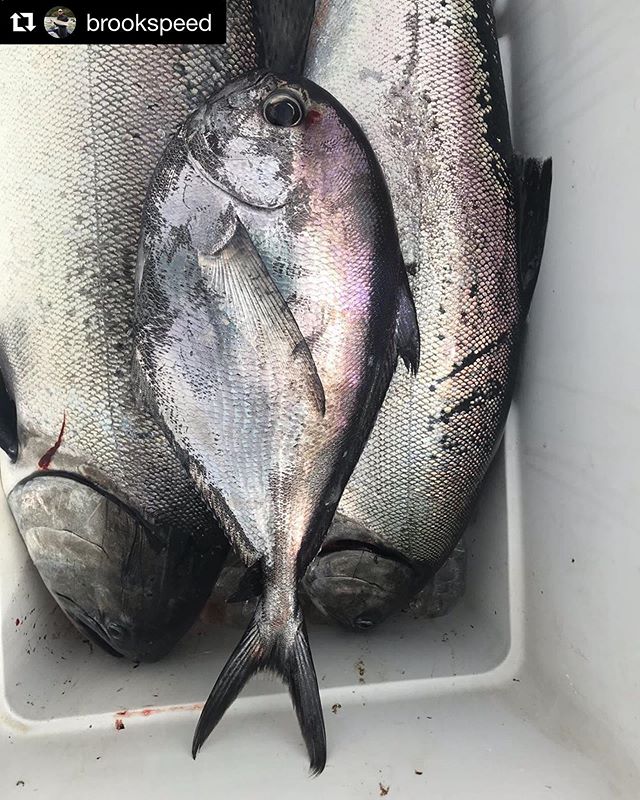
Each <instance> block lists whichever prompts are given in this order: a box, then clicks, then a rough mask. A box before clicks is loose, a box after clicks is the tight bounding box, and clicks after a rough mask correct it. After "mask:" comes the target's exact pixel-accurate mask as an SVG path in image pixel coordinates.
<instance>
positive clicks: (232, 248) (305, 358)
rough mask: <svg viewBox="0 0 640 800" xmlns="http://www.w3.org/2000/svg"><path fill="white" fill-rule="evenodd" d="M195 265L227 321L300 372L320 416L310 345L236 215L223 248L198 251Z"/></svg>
mask: <svg viewBox="0 0 640 800" xmlns="http://www.w3.org/2000/svg"><path fill="white" fill-rule="evenodd" d="M198 263H199V265H200V269H201V271H202V275H203V278H204V281H205V284H206V285H207V288H208V289H209V291H210V292H212V293H213V294H215V296H216V297H217V298H218V301H219V302H220V303H221V305H222V307H223V308H224V310H225V311H226V312H227V314H228V316H229V318H230V319H232V320H234V321H235V322H236V323H237V324H238V325H240V326H242V328H243V330H246V332H247V336H252V337H255V341H256V342H260V341H261V342H263V343H265V344H267V345H268V347H267V350H268V351H269V352H270V354H273V356H274V357H278V354H280V357H281V358H282V364H281V369H283V370H299V371H301V372H302V374H303V384H304V385H305V386H307V387H308V389H309V392H310V393H311V396H312V398H313V401H314V403H315V405H316V407H317V408H318V410H319V411H320V413H321V414H322V415H324V412H325V394H324V388H323V386H322V381H321V380H320V376H319V375H318V370H317V367H316V364H315V361H314V360H313V355H312V354H311V350H310V349H309V345H308V344H307V341H306V339H305V338H304V336H303V335H302V332H301V331H300V328H299V327H298V323H297V322H296V320H295V318H294V316H293V314H292V313H291V309H290V308H289V306H288V305H287V302H286V300H285V299H284V297H283V296H282V295H281V294H280V290H279V289H278V287H277V285H276V284H275V282H274V280H273V278H272V277H271V275H270V274H269V271H268V270H267V268H266V267H265V265H264V263H263V261H262V258H261V257H260V254H259V253H258V251H257V250H256V248H255V245H254V244H253V242H252V241H251V237H250V236H249V234H248V233H247V230H246V229H245V227H244V225H243V224H242V222H241V221H240V220H239V219H238V218H237V217H234V218H233V219H232V220H231V228H230V231H229V234H228V236H227V237H225V243H224V244H223V246H222V247H221V248H220V249H219V250H217V251H215V252H214V253H212V254H206V253H201V252H199V253H198Z"/></svg>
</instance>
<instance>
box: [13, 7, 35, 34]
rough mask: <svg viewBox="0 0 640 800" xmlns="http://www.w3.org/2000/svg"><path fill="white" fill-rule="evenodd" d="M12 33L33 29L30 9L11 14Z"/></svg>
mask: <svg viewBox="0 0 640 800" xmlns="http://www.w3.org/2000/svg"><path fill="white" fill-rule="evenodd" d="M11 21H12V23H13V32H14V33H27V32H28V31H32V30H34V29H35V27H36V26H35V25H34V24H33V13H32V12H31V11H21V12H20V13H18V12H16V13H15V14H12V15H11Z"/></svg>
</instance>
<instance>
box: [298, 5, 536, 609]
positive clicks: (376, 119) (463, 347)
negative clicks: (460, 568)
mask: <svg viewBox="0 0 640 800" xmlns="http://www.w3.org/2000/svg"><path fill="white" fill-rule="evenodd" d="M306 74H307V76H308V77H309V78H311V79H312V80H314V81H317V82H318V83H320V84H321V85H323V86H324V87H325V88H326V89H327V90H328V91H330V92H332V93H333V94H334V95H335V96H336V97H337V99H338V100H339V101H340V102H341V103H343V104H344V105H345V106H346V107H347V108H348V109H349V111H350V112H351V113H352V114H353V115H354V116H355V117H356V119H357V120H358V122H359V123H360V124H361V125H362V128H363V130H364V132H365V134H366V135H367V137H368V138H369V140H370V142H371V144H372V147H373V149H374V151H375V152H376V154H377V156H378V158H379V160H380V164H381V166H382V169H383V172H384V174H385V176H386V179H387V182H388V185H389V190H390V193H391V197H392V200H393V204H394V209H395V213H396V218H397V222H398V228H399V232H400V242H401V246H402V251H403V254H404V257H405V261H406V263H407V264H408V265H412V266H411V268H410V269H409V271H410V273H413V274H412V276H411V277H410V283H411V288H412V291H413V294H414V297H415V301H416V307H417V312H418V323H419V326H420V330H421V337H422V342H423V353H422V361H421V368H420V373H419V375H418V378H417V380H415V381H413V380H408V379H407V377H406V376H405V375H402V374H398V375H396V376H395V378H394V380H393V384H392V386H391V389H390V391H389V394H388V396H387V399H386V401H385V404H384V406H383V408H382V411H381V413H380V415H379V419H378V422H377V423H376V427H375V429H374V431H373V434H372V436H371V437H370V439H369V442H368V444H367V447H366V448H365V450H364V452H363V454H362V457H361V459H360V461H359V463H358V466H357V468H356V470H355V471H354V474H353V476H352V478H351V480H350V482H349V485H348V486H347V489H346V491H345V493H344V495H343V498H342V501H341V504H340V511H341V512H342V513H343V514H344V515H346V516H347V517H350V518H351V519H352V520H353V522H354V523H356V524H358V525H360V526H363V527H364V528H366V529H369V530H370V531H371V533H372V534H373V535H374V536H375V537H378V539H379V540H381V541H383V542H384V544H385V546H386V548H387V552H388V551H389V550H390V549H395V550H396V551H397V552H398V553H399V555H400V556H401V558H402V559H403V561H402V563H403V564H404V565H406V564H407V563H410V564H411V566H412V567H413V569H414V571H415V572H416V573H417V580H416V581H415V582H414V583H413V585H411V586H410V587H409V586H408V585H407V583H406V581H405V577H404V576H405V571H404V570H403V569H400V568H398V569H397V570H395V572H394V575H395V578H394V582H393V584H390V583H389V582H387V584H386V592H387V598H388V601H387V604H386V614H384V613H381V612H382V611H383V610H384V609H381V607H380V603H379V597H377V596H374V595H373V594H372V597H371V613H368V610H367V608H366V603H365V602H362V603H361V604H359V608H358V614H359V617H358V620H359V621H361V622H364V623H365V624H367V623H368V622H371V621H376V622H377V621H380V619H381V618H382V617H383V616H386V615H387V614H389V613H391V612H392V611H394V610H396V609H397V608H398V607H399V606H400V605H402V604H403V603H404V602H405V601H406V595H407V591H411V592H413V591H415V590H416V589H417V588H419V587H420V586H421V585H424V583H425V582H426V581H427V580H428V579H429V578H430V577H431V576H432V575H433V574H434V573H435V571H436V570H437V569H438V568H439V567H440V566H441V565H442V564H443V562H444V561H445V559H446V558H447V557H448V556H449V554H450V553H451V551H452V549H453V547H454V546H455V544H456V542H457V541H458V539H459V538H460V536H461V534H462V532H463V531H464V529H465V526H466V524H467V522H468V520H469V516H470V513H471V511H472V508H473V505H474V503H475V500H476V498H477V496H478V493H479V490H480V487H481V484H482V481H483V478H484V475H485V473H486V471H487V468H488V466H489V464H490V462H491V460H492V458H493V456H494V453H495V452H496V449H497V447H498V445H499V442H500V439H501V437H502V432H503V429H504V424H505V420H506V416H507V412H508V409H509V405H510V402H511V397H512V394H513V387H514V378H515V375H516V367H517V364H518V359H519V352H520V349H521V344H522V334H523V329H524V324H525V319H526V316H527V312H528V309H529V303H530V301H531V296H532V293H533V289H534V286H535V282H536V279H537V275H538V270H539V266H540V260H541V257H542V249H543V245H544V237H545V230H546V222H547V215H548V207H549V192H550V184H551V164H550V162H546V163H544V164H542V163H541V162H539V161H536V160H533V159H530V160H527V161H523V160H522V159H519V158H518V157H516V156H515V155H514V152H513V149H512V143H511V136H510V131H509V120H508V113H507V106H506V99H505V90H504V85H503V77H502V70H501V64H500V54H499V51H498V42H497V38H496V32H495V26H494V18H493V10H492V5H491V2H490V1H489V0H447V2H445V1H444V0H397V2H394V3H388V2H386V0H320V2H319V3H318V9H317V12H316V19H315V22H314V26H313V28H312V31H311V37H310V42H309V50H308V53H307V68H306ZM361 557H362V548H359V547H355V548H352V551H351V557H350V558H349V557H347V556H346V554H343V556H342V564H343V568H344V578H345V579H348V577H349V575H353V568H354V565H355V564H356V563H357V562H358V560H359V559H360V558H361ZM378 564H379V565H380V567H381V568H382V567H383V566H384V568H385V569H389V568H390V565H389V564H388V562H387V561H386V560H385V559H380V561H379V562H378ZM375 569H376V564H375V563H374V562H373V561H372V562H371V570H370V572H369V575H368V577H369V580H370V582H372V583H373V584H375V583H379V582H380V580H379V579H380V577H381V576H377V577H376V575H375ZM324 587H325V588H323V589H322V591H326V583H325V584H324ZM320 588H321V587H320V584H318V586H317V590H318V591H320ZM353 591H358V592H359V593H360V595H361V596H362V586H361V584H358V585H355V584H354V587H353ZM312 596H314V595H313V592H312ZM315 599H316V600H317V601H318V603H319V604H320V605H323V604H326V602H327V598H324V597H322V596H320V594H317V595H315ZM352 622H354V623H355V622H356V619H355V618H354V619H353V620H352Z"/></svg>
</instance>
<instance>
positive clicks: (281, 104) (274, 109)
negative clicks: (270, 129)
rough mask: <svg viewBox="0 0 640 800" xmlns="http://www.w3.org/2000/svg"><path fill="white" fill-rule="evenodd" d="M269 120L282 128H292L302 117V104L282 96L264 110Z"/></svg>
mask: <svg viewBox="0 0 640 800" xmlns="http://www.w3.org/2000/svg"><path fill="white" fill-rule="evenodd" d="M264 115H265V117H266V118H267V121H268V122H270V123H271V124H272V125H277V126H278V127H280V128H291V127H292V126H293V125H297V124H298V123H299V122H300V120H301V119H302V109H301V108H300V105H299V104H298V103H297V102H296V101H295V100H292V99H289V98H282V99H280V100H276V101H275V102H271V103H268V104H267V107H266V108H265V110H264Z"/></svg>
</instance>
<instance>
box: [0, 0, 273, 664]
mask: <svg viewBox="0 0 640 800" xmlns="http://www.w3.org/2000/svg"><path fill="white" fill-rule="evenodd" d="M251 13H252V7H251V4H250V3H249V2H246V0H241V1H240V0H233V2H231V3H230V4H229V22H230V25H229V38H228V44H227V45H226V46H220V47H217V46H206V47H205V46H191V45H185V46H177V45H163V46H162V47H148V46H121V45H118V46H111V45H99V46H84V45H74V46H73V47H64V48H62V47H48V46H42V47H38V46H29V47H22V46H16V47H10V46H7V47H3V48H2V51H1V52H0V95H1V96H2V98H3V114H2V120H1V122H0V142H1V143H2V145H1V152H2V159H3V168H2V170H0V187H1V191H0V197H1V198H2V200H1V201H0V205H1V207H2V216H3V226H2V228H3V230H2V235H1V236H0V239H1V241H0V369H1V371H2V373H3V375H4V382H5V383H6V387H5V386H4V383H3V382H1V381H0V395H2V396H4V397H5V400H6V397H13V398H14V399H15V402H16V404H17V425H18V428H17V430H16V427H15V425H16V423H15V419H14V418H13V422H11V420H12V414H11V413H10V411H11V409H9V406H8V405H7V403H6V402H3V401H2V397H0V415H2V418H3V421H4V420H8V422H7V424H8V425H9V426H10V427H12V430H13V434H12V435H13V436H14V438H15V443H16V444H18V443H19V449H18V450H15V447H14V448H13V450H14V452H13V453H12V455H14V456H17V461H16V462H15V463H14V464H9V463H8V462H4V463H3V464H2V478H3V484H4V488H5V491H6V492H7V494H9V502H10V505H11V507H12V510H13V512H14V515H15V517H16V519H17V521H18V524H19V527H20V530H21V533H22V535H23V537H24V539H25V541H26V543H27V546H28V548H29V550H30V552H31V555H32V557H33V560H34V562H35V564H36V567H38V569H39V571H40V573H41V575H42V577H43V578H44V580H45V583H46V584H47V586H48V588H49V589H50V590H51V592H52V593H53V594H54V596H55V597H56V598H57V600H58V602H59V603H60V605H61V606H62V608H63V609H64V610H65V612H66V613H67V614H68V616H69V617H70V618H71V619H72V620H73V621H74V623H75V624H76V625H77V626H78V627H80V628H81V630H82V632H83V633H84V634H85V635H86V633H87V631H86V627H87V626H89V627H90V628H91V626H93V628H92V634H91V635H92V638H93V639H94V640H95V641H96V642H97V643H98V644H100V645H102V644H105V645H106V646H107V647H108V648H111V650H115V651H117V652H119V653H121V654H124V655H126V656H128V657H130V658H133V659H141V658H144V659H147V660H150V659H154V658H158V657H160V656H161V655H163V654H164V653H165V652H166V651H167V650H168V649H170V647H171V646H172V645H173V644H174V643H175V642H176V641H177V639H178V638H179V637H180V636H181V635H182V634H183V633H184V632H185V631H186V630H187V629H188V627H189V626H190V624H191V623H192V622H193V620H194V619H195V618H196V617H197V614H198V613H199V610H200V608H201V607H202V605H203V604H204V603H205V602H206V600H207V597H208V595H209V592H210V590H211V587H212V584H213V583H214V581H215V578H216V575H217V572H218V571H219V569H220V567H221V566H222V563H223V560H224V557H225V553H226V550H227V545H226V540H225V538H224V537H223V536H222V534H221V533H220V531H219V529H218V527H217V526H216V525H215V524H214V522H213V520H212V519H211V514H210V513H209V510H208V508H207V507H206V505H205V504H204V503H203V502H202V500H201V499H200V497H199V495H198V492H197V490H196V489H195V487H193V485H192V483H191V481H190V479H189V477H188V475H187V473H186V472H185V470H184V469H183V467H182V466H181V465H180V463H179V461H178V459H177V458H176V457H175V455H174V454H173V453H172V452H171V451H170V449H169V447H168V446H167V443H166V440H165V438H164V436H163V434H162V432H161V430H160V429H159V427H158V425H157V424H156V423H155V422H154V421H153V419H152V418H151V417H150V415H149V414H148V412H147V411H145V410H144V409H142V408H141V407H139V405H138V403H137V401H136V400H135V398H134V395H133V392H132V387H131V378H130V370H131V360H132V349H133V348H132V340H131V324H132V315H133V300H134V287H133V284H134V271H135V260H136V246H137V238H138V233H139V217H140V210H141V208H142V204H143V200H144V196H145V191H146V188H147V185H148V181H149V177H150V176H151V174H152V172H153V168H154V166H155V163H156V161H157V159H158V157H159V155H160V154H161V152H162V149H163V147H164V145H165V143H166V139H167V136H168V135H169V134H170V133H172V132H173V130H174V129H175V127H176V125H177V124H178V123H179V122H181V121H182V120H183V119H184V116H185V114H186V113H187V112H189V111H191V110H193V109H194V108H195V107H196V106H197V105H198V103H200V102H201V101H202V99H203V98H204V97H205V96H208V95H209V94H210V93H211V92H213V91H217V90H218V89H220V88H221V86H222V85H224V83H225V82H226V81H227V80H229V79H231V78H233V77H236V76H237V75H239V74H241V73H244V72H245V71H246V70H248V69H252V68H255V67H256V65H257V63H258V62H257V58H258V55H257V46H256V41H255V35H254V32H253V22H252V18H251ZM5 389H6V393H7V394H6V395H4V390H5ZM63 421H64V422H65V427H64V431H62V425H63ZM3 424H4V423H3ZM2 431H3V425H2V424H0V444H1V443H2V441H4V437H3V433H2ZM61 432H62V436H61V441H60V444H59V447H58V448H57V450H55V447H54V444H55V443H56V441H57V440H58V438H59V437H60V434H61ZM7 442H8V445H7V449H8V450H12V447H11V442H10V440H9V438H7ZM54 450H55V452H53V451H54ZM45 454H48V456H47V457H46V458H44V459H43V457H44V456H45ZM3 461H4V460H3ZM40 463H42V467H41V466H39V464H40ZM43 468H46V469H44V471H43ZM34 475H42V476H48V477H47V479H46V481H43V480H42V479H41V478H38V479H37V480H35V479H34V480H33V481H29V483H28V484H25V485H24V486H21V487H18V484H20V482H21V481H23V480H28V479H29V478H31V477H32V476H34ZM69 478H71V479H73V480H69ZM87 484H88V485H87ZM52 486H54V487H55V486H57V487H58V488H57V490H56V491H50V488H51V487H52ZM16 487H18V488H16ZM63 498H64V502H62V499H63ZM43 510H44V512H47V511H48V512H49V520H48V522H47V519H46V513H45V516H44V517H43V514H42V512H43ZM92 514H93V516H91V518H90V519H89V517H90V515H92ZM96 520H99V521H100V522H99V525H97V526H96ZM89 531H90V533H89ZM86 539H90V540H91V543H89V542H87V541H86ZM99 548H102V550H100V549H99ZM61 564H64V565H65V572H64V574H63V573H62V572H61V570H60V568H59V567H60V565H61ZM65 598H66V599H65ZM110 631H111V632H117V635H112V634H111V633H109V632H110Z"/></svg>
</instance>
